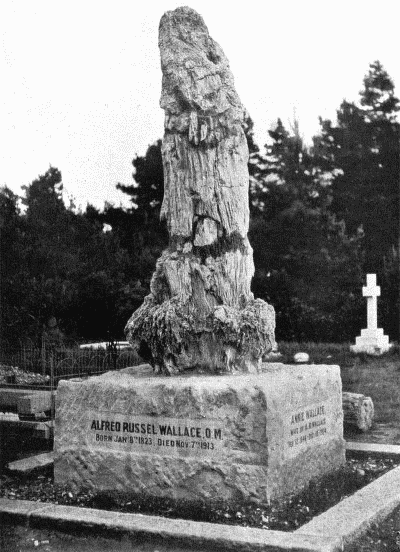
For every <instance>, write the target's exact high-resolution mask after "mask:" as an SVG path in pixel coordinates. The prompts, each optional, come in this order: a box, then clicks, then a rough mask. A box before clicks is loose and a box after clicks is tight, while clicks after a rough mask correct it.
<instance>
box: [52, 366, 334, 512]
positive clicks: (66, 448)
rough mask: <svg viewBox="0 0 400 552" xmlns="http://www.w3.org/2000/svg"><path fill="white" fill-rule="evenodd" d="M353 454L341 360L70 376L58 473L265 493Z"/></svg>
mask: <svg viewBox="0 0 400 552" xmlns="http://www.w3.org/2000/svg"><path fill="white" fill-rule="evenodd" d="M343 462H344V440H343V415H342V397H341V380H340V371H339V368H338V367H337V366H315V365H313V366H302V367H301V368H299V367H297V366H287V365H282V364H270V365H268V364H265V365H263V372H262V373H259V374H257V375H253V374H237V375H208V376H188V375H184V376H178V377H175V378H172V379H171V378H168V377H164V376H154V375H153V373H152V370H151V367H150V366H142V367H139V368H138V369H136V370H135V369H127V370H124V371H120V372H117V373H116V372H109V373H108V374H105V375H104V376H101V377H95V378H90V379H89V380H87V381H84V382H68V381H61V382H60V384H59V388H58V394H57V409H56V432H55V463H54V468H55V479H56V482H57V483H68V484H69V485H72V486H75V487H80V488H82V487H89V488H92V489H95V490H97V491H100V490H103V491H108V492H110V493H113V492H124V493H128V494H130V493H132V495H135V494H141V495H143V494H149V495H152V496H166V497H170V498H175V499H183V498H184V499H187V500H189V501H193V502H197V501H199V500H204V501H207V502H210V503H212V502H213V501H215V500H219V499H225V500H226V501H228V502H230V503H233V502H236V501H238V500H240V501H248V500H251V501H255V502H258V503H260V504H261V503H265V502H266V501H268V500H269V499H271V498H277V497H280V496H284V495H286V494H290V493H293V492H295V491H297V490H299V489H301V488H302V487H303V486H305V485H306V484H307V483H308V482H309V481H310V480H311V479H313V478H314V477H318V476H320V475H322V474H324V473H327V472H331V471H332V470H334V469H335V468H338V467H339V466H340V465H341V464H342V463H343Z"/></svg>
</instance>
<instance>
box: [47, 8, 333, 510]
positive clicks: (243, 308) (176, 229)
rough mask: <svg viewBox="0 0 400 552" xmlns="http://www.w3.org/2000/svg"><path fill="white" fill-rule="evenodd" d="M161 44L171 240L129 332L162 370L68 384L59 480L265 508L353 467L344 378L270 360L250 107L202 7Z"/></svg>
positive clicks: (61, 400) (180, 12) (169, 26)
mask: <svg viewBox="0 0 400 552" xmlns="http://www.w3.org/2000/svg"><path fill="white" fill-rule="evenodd" d="M159 44H160V50H161V60H162V69H163V90H162V97H161V106H162V107H163V108H164V110H165V113H166V118H165V136H164V142H163V149H162V152H163V162H164V174H165V196H164V201H163V207H162V213H163V216H165V217H166V218H167V222H168V228H169V233H170V245H169V247H168V249H167V250H166V251H164V252H163V254H162V255H161V258H160V259H159V261H158V263H157V266H156V271H155V273H154V275H153V278H152V282H151V286H150V294H149V296H148V297H147V298H146V299H145V301H144V303H143V305H142V306H141V307H140V308H139V309H138V310H137V311H136V312H135V313H133V315H132V317H131V319H130V320H129V322H128V324H127V335H128V338H129V340H130V342H131V343H132V345H133V346H134V347H136V348H137V349H138V350H139V351H141V350H142V351H143V350H144V349H146V352H147V354H148V356H149V358H151V361H150V364H149V365H141V366H136V367H132V368H128V369H125V370H120V371H118V372H109V373H107V374H104V375H102V376H98V377H92V378H89V379H88V380H86V381H81V382H76V381H75V382H74V381H61V382H60V384H59V387H58V392H57V407H56V430H55V464H54V470H55V480H56V482H57V483H62V484H66V483H67V484H69V485H71V486H72V487H75V488H83V487H88V488H90V489H92V490H93V491H96V490H97V491H107V492H108V493H110V494H112V493H115V492H123V493H125V494H126V493H128V494H131V495H132V496H137V495H140V496H141V497H143V496H144V495H150V496H152V497H154V496H157V497H168V498H173V499H186V500H189V501H191V502H198V501H201V502H206V503H210V504H211V503H212V502H213V501H215V500H221V499H223V500H226V501H227V502H229V503H234V502H237V501H252V502H256V503H259V504H262V503H265V502H267V501H269V500H271V499H273V498H278V497H282V496H285V495H288V494H292V493H294V492H296V491H298V490H300V489H301V488H302V487H304V486H305V485H307V483H308V482H309V481H310V480H311V479H313V478H316V477H319V476H321V475H323V474H326V473H329V472H331V471H333V470H335V469H336V468H338V467H339V466H341V465H342V464H343V462H344V440H343V411H342V395H341V391H342V390H341V379H340V370H339V367H337V366H323V365H322V366H316V365H303V366H296V365H293V366H292V365H286V366H285V365H283V364H279V363H275V364H274V363H271V364H268V363H263V362H262V358H263V357H264V356H266V355H268V354H270V353H271V352H273V351H274V350H275V349H276V345H275V338H274V327H275V317H274V310H273V308H272V307H271V306H270V305H268V304H267V303H265V302H264V301H262V300H260V299H255V298H254V297H253V295H252V293H251V291H250V282H251V278H252V275H253V270H254V267H253V258H252V249H251V246H250V244H249V242H248V239H247V230H248V217H249V208H248V182H249V176H248V170H247V161H248V150H247V144H246V139H245V135H244V132H243V122H244V114H245V111H244V108H243V106H242V105H241V103H240V100H239V98H238V96H237V93H236V91H235V89H234V85H233V77H232V74H231V72H230V70H229V64H228V61H227V59H226V57H225V55H224V53H223V51H222V50H221V48H220V47H219V46H218V44H216V43H215V42H214V41H213V40H212V39H211V38H210V36H209V34H208V30H207V27H206V26H205V24H204V21H203V20H202V18H201V17H200V16H199V15H198V14H197V13H196V12H195V11H194V10H192V9H190V8H178V9H176V10H175V11H173V12H167V13H166V14H165V15H164V16H163V18H162V20H161V23H160V39H159Z"/></svg>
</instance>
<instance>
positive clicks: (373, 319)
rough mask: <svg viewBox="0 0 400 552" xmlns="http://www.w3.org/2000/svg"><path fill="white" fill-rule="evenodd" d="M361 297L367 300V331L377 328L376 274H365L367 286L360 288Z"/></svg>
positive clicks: (378, 290) (378, 294)
mask: <svg viewBox="0 0 400 552" xmlns="http://www.w3.org/2000/svg"><path fill="white" fill-rule="evenodd" d="M362 292H363V296H364V297H366V298H367V329H368V330H376V329H377V328H378V297H379V296H380V294H381V288H380V286H377V285H376V274H367V285H366V286H364V287H363V288H362Z"/></svg>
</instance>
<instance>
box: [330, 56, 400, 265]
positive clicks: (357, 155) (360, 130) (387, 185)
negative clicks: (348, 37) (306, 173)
mask: <svg viewBox="0 0 400 552" xmlns="http://www.w3.org/2000/svg"><path fill="white" fill-rule="evenodd" d="M399 109H400V107H399V100H398V99H397V98H396V96H395V94H394V85H393V82H392V80H391V79H390V77H389V75H388V74H387V72H386V71H385V70H384V69H383V67H382V65H381V64H380V63H379V62H378V61H377V62H374V63H372V64H371V65H370V69H369V72H368V74H367V75H366V77H365V78H364V88H363V90H362V91H361V93H360V105H356V104H354V103H349V102H347V101H344V102H343V103H342V105H341V106H340V109H339V110H338V112H337V124H336V125H333V124H332V123H331V121H328V120H325V121H321V123H322V142H321V144H322V143H323V145H324V147H325V149H326V152H328V156H330V158H331V162H332V166H333V167H336V168H338V169H340V173H338V174H337V175H336V178H335V179H334V181H333V202H332V205H331V210H332V211H333V212H334V213H336V215H337V216H338V218H340V219H343V220H345V222H346V227H347V229H348V231H349V232H351V233H355V232H356V231H357V229H359V228H362V229H363V231H364V233H365V266H364V269H365V271H366V272H378V273H379V272H382V268H383V264H384V257H385V256H386V255H388V254H389V252H390V250H391V248H392V247H393V246H397V242H398V228H399V226H398V220H399V210H398V197H399V154H400V151H399V147H400V146H399V143H400V125H399V123H398V122H397V119H396V113H397V112H398V111H399Z"/></svg>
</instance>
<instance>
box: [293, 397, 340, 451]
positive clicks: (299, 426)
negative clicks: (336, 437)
mask: <svg viewBox="0 0 400 552" xmlns="http://www.w3.org/2000/svg"><path fill="white" fill-rule="evenodd" d="M331 417H332V414H331V412H330V411H329V407H328V405H327V404H326V403H323V402H320V403H317V404H313V405H311V406H310V405H307V406H304V407H302V408H299V409H297V410H296V411H289V412H288V413H287V417H286V423H285V436H284V437H285V445H286V446H285V448H286V453H287V455H288V456H289V457H293V456H296V455H297V454H298V453H300V452H301V451H302V450H304V448H307V447H308V446H310V445H311V444H314V443H318V444H319V443H322V442H325V441H327V440H329V434H330V432H329V427H330V423H331Z"/></svg>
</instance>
